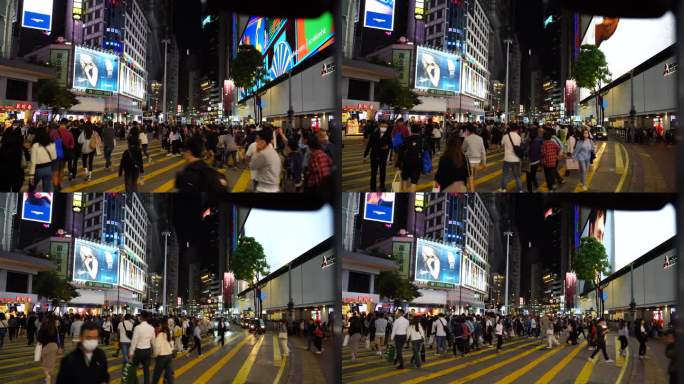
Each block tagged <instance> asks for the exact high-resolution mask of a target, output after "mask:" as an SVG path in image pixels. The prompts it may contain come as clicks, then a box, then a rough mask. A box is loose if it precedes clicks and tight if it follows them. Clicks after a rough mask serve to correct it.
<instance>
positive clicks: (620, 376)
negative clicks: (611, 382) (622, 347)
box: [615, 340, 630, 384]
mask: <svg viewBox="0 0 684 384" xmlns="http://www.w3.org/2000/svg"><path fill="white" fill-rule="evenodd" d="M616 341H617V340H616ZM615 345H617V343H615ZM626 352H627V353H625V361H624V363H623V364H622V368H620V374H619V375H618V378H617V380H615V384H620V383H622V378H623V377H624V376H625V372H626V371H627V366H628V365H629V355H630V353H629V347H627V349H626Z"/></svg>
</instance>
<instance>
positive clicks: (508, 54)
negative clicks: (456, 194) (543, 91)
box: [504, 38, 513, 302]
mask: <svg viewBox="0 0 684 384" xmlns="http://www.w3.org/2000/svg"><path fill="white" fill-rule="evenodd" d="M504 43H505V44H506V95H505V96H504V100H505V105H504V108H505V112H504V113H505V116H506V117H505V119H506V121H505V122H506V123H508V62H509V61H510V60H509V59H510V56H511V44H512V43H513V40H511V39H510V38H509V39H506V40H504ZM511 235H512V234H511ZM506 265H508V264H506ZM507 286H508V285H507ZM506 301H507V302H508V296H506Z"/></svg>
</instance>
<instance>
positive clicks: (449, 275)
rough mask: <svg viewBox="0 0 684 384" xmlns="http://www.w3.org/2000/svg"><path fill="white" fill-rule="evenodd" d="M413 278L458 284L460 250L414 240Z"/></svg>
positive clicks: (459, 278) (459, 277) (459, 280)
mask: <svg viewBox="0 0 684 384" xmlns="http://www.w3.org/2000/svg"><path fill="white" fill-rule="evenodd" d="M415 280H418V281H427V282H436V283H448V284H460V283H461V250H460V249H458V248H454V247H449V246H446V245H443V244H439V243H433V242H430V241H427V240H423V239H418V240H417V241H416V275H415Z"/></svg>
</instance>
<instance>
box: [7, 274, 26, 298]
mask: <svg viewBox="0 0 684 384" xmlns="http://www.w3.org/2000/svg"><path fill="white" fill-rule="evenodd" d="M28 279H29V275H28V274H26V273H19V272H10V271H7V288H5V291H7V292H16V293H29V292H28Z"/></svg>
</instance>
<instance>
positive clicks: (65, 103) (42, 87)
mask: <svg viewBox="0 0 684 384" xmlns="http://www.w3.org/2000/svg"><path fill="white" fill-rule="evenodd" d="M35 93H36V100H38V103H39V104H40V105H44V106H46V107H48V108H50V111H51V112H52V113H53V114H57V113H60V112H62V111H66V110H68V109H69V108H71V107H73V106H74V105H76V104H78V103H79V101H78V99H77V98H76V95H74V93H73V92H71V91H69V90H68V89H66V88H64V87H62V86H60V85H59V84H58V83H57V80H55V79H40V80H38V82H37V83H36V89H35Z"/></svg>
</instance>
